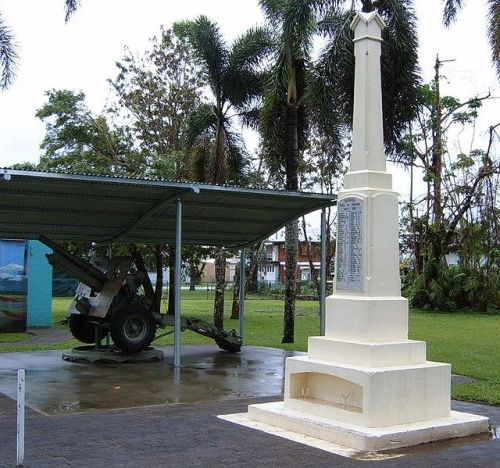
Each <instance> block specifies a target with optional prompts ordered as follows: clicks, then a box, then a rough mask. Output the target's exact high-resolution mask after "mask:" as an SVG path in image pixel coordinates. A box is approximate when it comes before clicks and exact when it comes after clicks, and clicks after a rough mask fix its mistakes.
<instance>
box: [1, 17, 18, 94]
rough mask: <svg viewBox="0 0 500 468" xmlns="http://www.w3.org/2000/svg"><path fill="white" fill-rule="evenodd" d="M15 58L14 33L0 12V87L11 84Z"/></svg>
mask: <svg viewBox="0 0 500 468" xmlns="http://www.w3.org/2000/svg"><path fill="white" fill-rule="evenodd" d="M17 59H18V55H17V45H16V43H15V41H14V35H13V34H12V31H11V30H10V28H9V27H8V26H7V25H6V24H5V21H4V19H3V18H2V14H1V13H0V89H7V88H8V87H9V86H10V85H11V84H12V81H13V80H14V77H15V75H16V66H17Z"/></svg>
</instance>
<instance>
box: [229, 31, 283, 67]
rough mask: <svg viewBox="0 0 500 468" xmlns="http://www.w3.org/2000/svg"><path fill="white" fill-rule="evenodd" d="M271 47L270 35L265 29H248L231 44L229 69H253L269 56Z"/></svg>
mask: <svg viewBox="0 0 500 468" xmlns="http://www.w3.org/2000/svg"><path fill="white" fill-rule="evenodd" d="M272 45H273V43H272V39H271V34H270V32H269V31H268V30H267V29H266V28H261V27H254V28H250V29H249V30H248V31H246V32H245V33H243V34H242V35H241V36H239V37H238V38H237V39H236V40H235V41H234V42H233V43H232V45H231V48H230V51H229V69H231V70H238V69H241V68H244V69H245V70H251V69H252V70H253V69H255V68H256V67H257V66H259V65H260V64H261V62H262V60H263V59H265V58H266V56H268V55H269V54H270V52H271V50H272Z"/></svg>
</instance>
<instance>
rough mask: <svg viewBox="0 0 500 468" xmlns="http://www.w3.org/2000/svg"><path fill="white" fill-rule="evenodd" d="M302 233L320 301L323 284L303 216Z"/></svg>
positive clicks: (312, 279) (312, 277)
mask: <svg viewBox="0 0 500 468" xmlns="http://www.w3.org/2000/svg"><path fill="white" fill-rule="evenodd" d="M302 232H303V233H304V241H305V243H306V248H307V260H308V261H309V271H310V272H311V281H312V282H313V284H314V287H315V289H316V292H317V293H318V299H320V298H321V284H320V281H319V278H318V272H317V271H316V270H315V269H314V261H313V251H312V245H311V242H310V241H309V237H308V235H307V225H306V218H305V217H304V216H302ZM325 241H326V239H325ZM325 260H326V259H325Z"/></svg>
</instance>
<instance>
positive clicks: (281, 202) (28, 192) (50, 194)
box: [0, 169, 336, 247]
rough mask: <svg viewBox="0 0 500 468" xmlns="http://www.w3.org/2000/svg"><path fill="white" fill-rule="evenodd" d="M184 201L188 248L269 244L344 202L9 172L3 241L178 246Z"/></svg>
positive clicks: (0, 191) (2, 198)
mask: <svg viewBox="0 0 500 468" xmlns="http://www.w3.org/2000/svg"><path fill="white" fill-rule="evenodd" d="M2 174H3V176H2ZM6 175H7V176H6ZM177 199H181V200H182V211H183V216H182V218H183V222H182V242H183V243H184V244H203V245H217V246H226V247H233V246H243V245H246V244H249V243H252V242H255V241H257V240H260V239H263V238H265V237H267V236H268V235H270V234H271V233H273V232H275V231H276V230H278V229H279V228H281V227H282V226H284V225H285V224H286V223H288V222H289V221H291V220H293V219H295V218H297V217H299V216H302V215H304V214H307V213H310V212H312V211H315V210H318V209H321V208H324V207H326V206H330V205H332V204H334V203H335V199H336V197H335V196H332V195H324V194H313V193H296V192H286V191H275V190H257V189H244V188H237V187H226V186H217V185H208V184H197V183H190V182H169V181H158V180H146V179H126V178H117V177H102V176H88V175H75V174H60V173H50V172H31V171H18V170H11V169H6V170H2V171H1V173H0V238H4V239H5V238H9V239H36V238H38V236H39V235H40V234H44V235H46V236H47V237H49V238H51V239H53V240H75V241H77V240H81V241H94V242H97V243H103V244H104V243H110V242H113V241H121V242H136V243H144V244H156V243H173V242H174V241H175V223H176V220H175V214H176V200H177Z"/></svg>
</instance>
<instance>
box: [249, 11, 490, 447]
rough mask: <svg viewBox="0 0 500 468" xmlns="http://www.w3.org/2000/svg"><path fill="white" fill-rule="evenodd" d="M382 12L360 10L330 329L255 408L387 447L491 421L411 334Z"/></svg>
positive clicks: (261, 417) (484, 426)
mask: <svg viewBox="0 0 500 468" xmlns="http://www.w3.org/2000/svg"><path fill="white" fill-rule="evenodd" d="M384 27H385V25H384V22H383V20H382V18H381V17H380V16H379V15H378V13H377V12H372V13H357V15H356V16H355V18H354V20H353V22H352V24H351V28H352V29H353V30H354V54H355V59H356V69H355V84H354V116H353V135H352V138H353V141H352V155H351V165H350V170H349V172H348V173H347V174H346V175H345V179H344V190H343V191H342V192H341V193H340V194H339V196H338V225H337V255H336V268H335V290H334V293H333V295H332V296H330V297H329V298H328V299H327V312H326V333H325V336H320V337H310V338H309V349H308V355H307V356H304V357H292V358H288V359H287V362H286V371H285V392H284V401H283V402H278V403H267V404H263V405H251V406H250V407H249V412H248V417H249V418H251V419H253V420H256V421H259V422H262V423H265V424H269V425H273V426H278V427H281V428H284V429H287V430H291V431H295V432H298V433H301V434H305V435H309V436H314V437H317V438H320V439H324V440H328V441H330V442H334V443H337V444H340V445H345V446H348V447H351V448H354V449H358V450H383V449H388V448H396V447H402V446H407V445H415V444H419V443H423V442H428V441H433V440H438V439H446V438H451V437H460V436H466V435H470V434H474V433H480V432H486V431H487V430H488V419H487V418H485V417H482V416H475V415H470V414H466V413H458V412H454V411H451V410H450V379H451V366H450V365H449V364H442V363H437V362H430V361H427V360H426V346H425V342H423V341H412V340H409V339H408V303H407V300H406V299H405V298H403V297H401V282H400V277H399V242H398V199H397V194H396V192H394V191H393V190H392V179H391V174H389V173H388V172H387V171H386V158H385V153H384V142H383V127H382V93H381V73H380V51H381V42H382V39H381V32H382V30H383V28H384Z"/></svg>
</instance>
